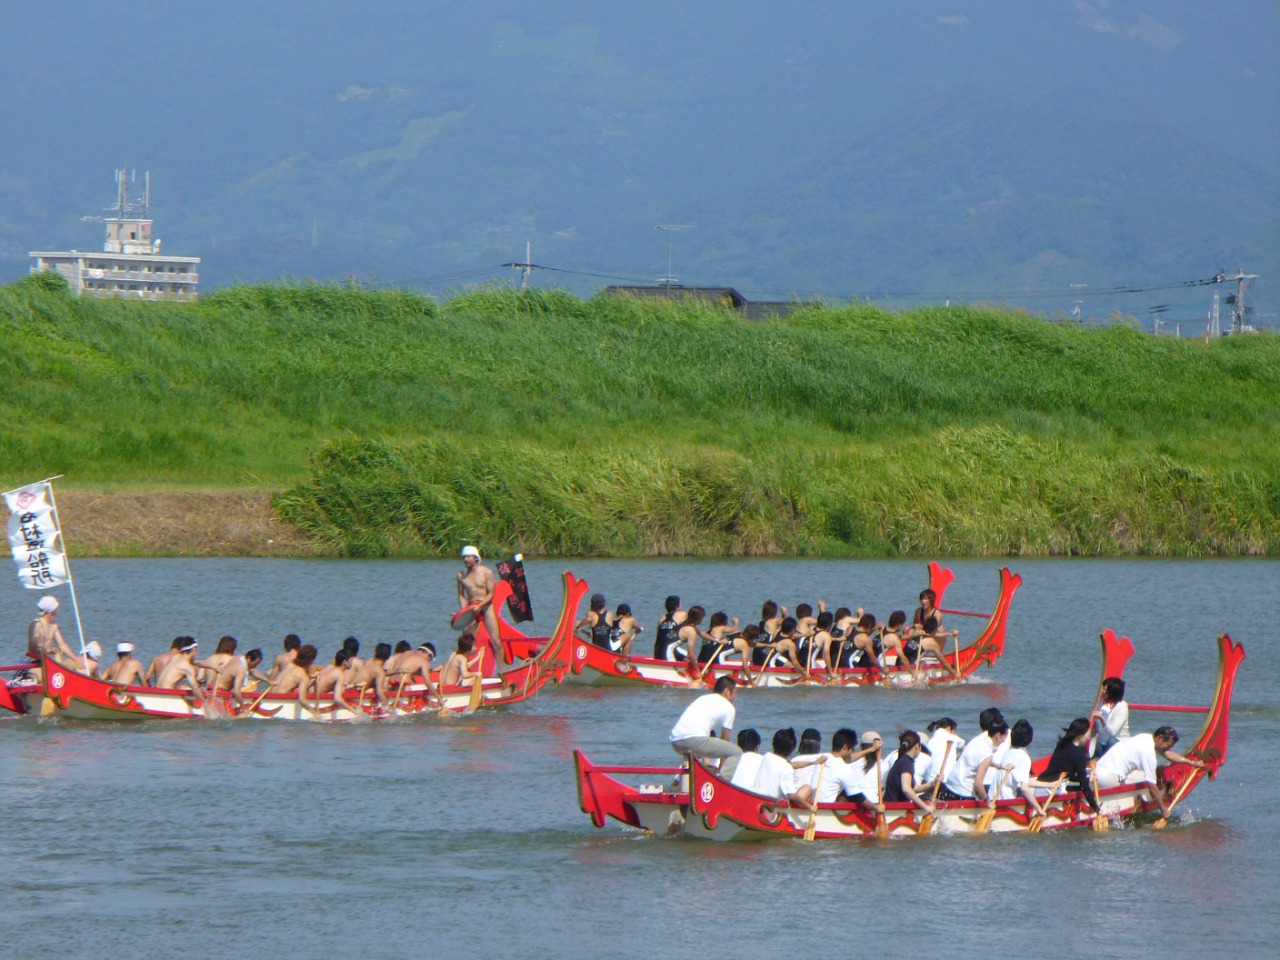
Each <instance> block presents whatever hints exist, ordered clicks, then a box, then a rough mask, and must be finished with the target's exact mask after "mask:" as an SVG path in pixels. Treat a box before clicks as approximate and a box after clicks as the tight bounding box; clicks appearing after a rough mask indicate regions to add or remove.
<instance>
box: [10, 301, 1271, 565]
mask: <svg viewBox="0 0 1280 960" xmlns="http://www.w3.org/2000/svg"><path fill="white" fill-rule="evenodd" d="M0 364H2V366H0V412H3V415H4V416H5V418H6V422H7V423H8V424H9V425H10V429H8V430H7V431H5V433H4V434H3V435H2V436H0V472H2V473H3V478H2V479H3V480H4V482H5V483H6V485H9V486H12V485H16V484H18V483H21V482H24V481H28V480H31V479H34V478H38V477H40V476H45V475H49V474H54V473H63V474H66V475H67V481H66V482H67V483H69V484H71V485H73V486H76V487H80V488H83V489H111V488H120V487H122V488H126V489H153V488H160V487H163V488H179V489H181V488H187V487H189V488H205V487H210V486H238V487H254V488H264V489H277V490H284V491H285V492H283V493H282V494H281V495H280V496H279V497H278V498H277V508H278V510H279V511H280V512H281V513H282V515H283V516H285V517H286V518H287V519H289V520H291V521H292V522H294V523H296V524H297V525H299V526H300V527H301V528H302V529H303V530H305V531H306V532H308V533H309V534H310V535H312V536H313V537H316V538H318V539H319V540H321V541H322V542H324V543H327V544H328V545H329V546H330V548H331V549H333V550H334V551H336V552H341V553H359V554H370V555H381V554H409V555H413V554H422V553H434V552H446V551H448V552H451V551H452V550H453V549H454V548H455V546H456V543H457V542H458V540H459V539H461V538H467V539H475V540H478V541H479V542H480V543H481V545H482V548H488V549H489V550H491V551H492V550H496V549H502V548H506V547H509V546H519V547H521V548H523V549H525V550H526V551H528V552H530V553H543V554H548V553H550V554H570V555H575V554H576V555H581V554H595V555H600V554H613V555H637V554H647V553H662V554H695V555H708V554H741V553H794V554H828V555H861V554H901V553H909V554H930V555H933V554H1018V553H1030V554H1043V553H1083V554H1111V553H1153V554H1176V555H1187V554H1196V555H1205V554H1244V553H1249V554H1257V553H1272V554H1274V553H1277V552H1280V416H1278V414H1280V389H1277V388H1278V387H1280V340H1277V339H1276V338H1275V337H1271V336H1265V335H1260V336H1254V337H1247V338H1235V339H1224V340H1219V341H1215V342H1213V343H1211V344H1207V345H1206V344H1205V343H1204V342H1202V341H1197V342H1193V341H1179V340H1174V339H1171V338H1159V339H1157V338H1153V337H1150V336H1147V335H1144V334H1141V333H1139V332H1137V331H1134V330H1132V329H1129V328H1127V327H1124V326H1118V327H1115V328H1112V329H1106V330H1083V331H1082V330H1078V329H1075V328H1069V327H1063V326H1057V325H1054V324H1051V323H1047V322H1045V321H1044V320H1042V319H1039V318H1036V317H1032V316H1024V315H1019V314H1013V313H1007V312H998V311H980V310H975V309H952V310H944V309H937V310H923V311H915V312H911V313H903V314H895V313H887V312H884V311H882V310H879V309H874V308H870V307H864V306H848V307H839V308H834V307H833V308H820V307H815V308H812V309H809V310H807V311H806V312H804V313H802V314H799V315H795V316H792V317H791V318H788V319H785V320H777V321H769V322H764V323H754V324H748V323H745V322H743V321H742V320H741V319H739V318H738V317H736V316H734V315H732V314H730V313H728V312H726V311H721V310H717V309H712V308H706V307H698V306H695V305H687V304H686V305H673V304H662V303H643V302H635V301H599V300H596V301H582V300H579V299H576V298H575V297H572V296H570V295H568V294H562V293H555V292H545V291H530V292H526V293H516V292H512V291H510V290H506V289H491V290H483V291H478V292H474V293H469V294H463V295H459V296H456V297H454V298H453V299H451V300H448V301H446V302H442V303H437V302H435V301H431V300H426V299H422V298H419V297H417V296H412V295H408V294H403V293H397V292H386V291H381V292H368V291H361V290H355V289H345V288H334V287H302V288H294V287H280V286H275V287H238V288H232V289H228V290H225V291H222V292H219V293H217V294H214V295H212V296H209V297H207V298H205V299H204V300H202V301H200V302H199V303H197V304H190V305H188V304H152V303H132V302H123V301H100V300H76V299H73V298H71V297H69V296H68V295H67V294H66V293H65V292H63V291H59V290H57V289H48V288H46V285H44V284H42V283H40V282H39V281H38V280H27V281H22V282H19V283H16V284H13V285H11V286H9V287H3V288H0Z"/></svg>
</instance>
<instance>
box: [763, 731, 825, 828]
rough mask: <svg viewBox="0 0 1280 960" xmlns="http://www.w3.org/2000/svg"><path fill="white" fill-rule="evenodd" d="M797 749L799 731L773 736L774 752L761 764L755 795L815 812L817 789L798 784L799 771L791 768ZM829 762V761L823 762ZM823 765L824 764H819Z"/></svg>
mask: <svg viewBox="0 0 1280 960" xmlns="http://www.w3.org/2000/svg"><path fill="white" fill-rule="evenodd" d="M795 749H796V731H795V728H793V727H785V728H783V729H782V730H779V731H778V732H777V733H775V734H774V735H773V751H772V752H771V753H767V754H765V756H764V758H763V759H762V760H761V761H760V769H759V771H757V773H756V779H755V783H753V784H752V785H751V791H752V792H753V793H758V794H760V795H761V796H763V797H768V798H770V799H771V800H786V801H788V802H790V803H794V804H796V805H797V806H802V807H808V808H809V809H813V806H812V804H811V803H810V801H811V800H812V799H813V789H812V788H811V787H810V786H809V785H808V784H798V783H796V769H795V767H793V766H791V760H790V757H791V754H792V753H794V752H795ZM823 760H825V758H823ZM819 762H822V761H819Z"/></svg>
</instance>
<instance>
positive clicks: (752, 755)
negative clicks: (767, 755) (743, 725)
mask: <svg viewBox="0 0 1280 960" xmlns="http://www.w3.org/2000/svg"><path fill="white" fill-rule="evenodd" d="M738 749H739V750H741V751H742V756H741V757H740V758H739V759H738V769H737V770H735V771H733V776H732V777H731V778H730V780H729V782H730V783H732V784H733V785H734V786H735V787H742V789H744V790H750V789H751V785H752V784H753V783H755V782H756V774H757V773H759V772H760V761H762V760H763V759H764V754H762V753H761V752H760V734H759V732H758V731H757V730H756V729H755V728H754V727H748V728H747V729H746V730H743V731H741V732H740V733H739V734H738Z"/></svg>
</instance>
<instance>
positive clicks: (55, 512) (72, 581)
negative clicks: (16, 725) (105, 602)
mask: <svg viewBox="0 0 1280 960" xmlns="http://www.w3.org/2000/svg"><path fill="white" fill-rule="evenodd" d="M61 477H62V474H58V476H56V477H50V478H49V479H48V480H44V481H42V482H43V483H47V484H48V485H49V506H50V507H52V508H53V520H54V523H56V524H57V525H58V539H59V540H61V541H62V550H63V558H64V560H65V562H66V564H67V584H68V585H69V586H70V587H71V610H72V612H73V613H74V614H75V615H76V633H78V634H79V635H80V659H81V661H83V663H84V672H85V673H88V672H89V658H88V657H87V656H86V655H85V645H84V627H83V626H81V624H80V604H79V603H78V602H76V580H75V577H73V576H71V557H69V556H67V553H66V550H67V541H66V538H65V537H64V536H63V535H62V520H61V518H60V517H59V516H58V501H57V500H55V499H54V496H53V481H54V480H57V479H60V478H61Z"/></svg>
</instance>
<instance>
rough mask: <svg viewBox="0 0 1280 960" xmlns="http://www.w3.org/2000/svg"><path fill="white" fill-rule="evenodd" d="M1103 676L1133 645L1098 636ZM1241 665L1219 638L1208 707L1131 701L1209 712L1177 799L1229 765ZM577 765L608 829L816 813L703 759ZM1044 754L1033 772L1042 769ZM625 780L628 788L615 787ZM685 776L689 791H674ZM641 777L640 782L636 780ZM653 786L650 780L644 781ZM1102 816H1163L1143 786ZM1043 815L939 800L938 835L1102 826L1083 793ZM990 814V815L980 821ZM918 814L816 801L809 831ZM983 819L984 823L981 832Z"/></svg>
mask: <svg viewBox="0 0 1280 960" xmlns="http://www.w3.org/2000/svg"><path fill="white" fill-rule="evenodd" d="M1102 646H1103V677H1109V676H1122V675H1123V671H1124V667H1125V664H1126V663H1127V662H1128V660H1129V657H1130V655H1131V654H1132V653H1133V645H1132V644H1131V643H1130V642H1129V640H1128V638H1127V637H1126V638H1117V637H1116V635H1115V633H1113V632H1112V631H1110V630H1107V631H1105V632H1104V633H1103V634H1102ZM1243 660H1244V649H1243V647H1241V645H1240V644H1237V643H1234V642H1232V640H1231V639H1230V637H1228V636H1227V635H1225V634H1223V635H1222V636H1221V637H1220V638H1219V639H1218V682H1217V688H1216V690H1215V693H1214V697H1213V702H1212V704H1211V705H1210V706H1209V707H1207V708H1205V707H1185V706H1168V705H1143V704H1130V705H1129V709H1130V710H1138V709H1145V710H1153V711H1173V712H1201V711H1203V712H1205V713H1206V714H1207V716H1206V718H1205V721H1204V725H1203V727H1202V728H1201V730H1200V733H1199V736H1197V737H1196V740H1195V744H1194V746H1192V747H1191V748H1190V750H1188V751H1187V756H1188V757H1190V758H1191V759H1196V760H1201V761H1204V763H1205V764H1207V771H1206V770H1201V769H1200V768H1199V767H1192V766H1190V765H1189V764H1185V763H1175V764H1170V765H1169V766H1166V767H1164V768H1163V769H1162V771H1161V779H1162V782H1163V786H1164V788H1165V789H1167V790H1170V791H1173V793H1172V795H1173V796H1174V797H1176V798H1181V797H1184V796H1186V794H1188V793H1190V791H1191V790H1192V789H1193V788H1194V787H1195V786H1196V785H1197V784H1198V783H1199V782H1200V780H1201V779H1203V777H1204V776H1205V775H1206V773H1207V775H1208V776H1209V777H1211V778H1212V777H1214V776H1216V775H1217V772H1218V771H1219V770H1220V769H1221V767H1222V765H1223V763H1224V762H1225V761H1226V759H1227V739H1228V725H1229V721H1230V715H1231V695H1232V688H1233V686H1234V683H1235V677H1236V671H1237V670H1238V669H1239V667H1240V664H1241V662H1242V661H1243ZM574 762H575V764H576V766H577V778H578V803H579V806H580V807H581V808H582V811H583V812H584V813H586V814H588V815H589V816H590V817H591V821H592V823H594V824H595V825H596V826H597V827H603V826H604V825H605V823H606V822H607V821H608V820H617V821H618V822H619V823H623V824H626V825H627V826H630V827H636V828H639V829H641V830H645V831H647V832H652V833H658V834H675V833H686V834H689V835H690V836H694V837H704V838H709V839H713V840H741V839H749V838H762V837H794V838H800V837H804V835H805V830H806V827H807V826H808V825H809V820H810V811H809V810H808V808H806V807H792V806H790V805H788V804H787V802H786V801H778V800H774V799H770V798H766V797H763V796H760V795H759V794H755V793H752V792H750V791H748V790H743V789H741V788H738V787H735V786H733V785H731V784H729V783H727V782H725V781H724V780H721V779H719V778H718V777H717V776H716V775H715V774H714V773H713V772H712V771H711V770H710V769H708V768H707V767H706V766H704V765H703V764H702V763H701V762H699V761H696V760H693V761H692V764H691V766H692V770H691V771H690V768H689V767H688V766H683V767H617V766H613V767H608V766H597V765H595V764H593V763H591V762H590V761H589V760H588V759H587V758H586V757H585V756H584V755H583V754H582V752H581V751H575V752H574ZM1047 762H1048V758H1047V757H1045V758H1043V759H1042V760H1040V761H1037V764H1036V765H1035V766H1033V769H1043V767H1044V765H1045V764H1046V763H1047ZM619 776H625V777H627V778H628V780H631V781H633V782H632V783H626V782H623V781H622V780H619V779H618V777H619ZM686 776H689V777H690V778H691V779H690V780H689V781H688V782H690V783H691V789H690V791H689V792H687V793H686V792H678V791H676V790H674V789H673V788H672V786H671V785H672V784H673V783H679V782H681V781H682V780H684V778H685V777H686ZM636 780H639V781H640V782H639V783H635V782H634V781H636ZM645 781H648V782H645ZM1098 799H1099V803H1100V805H1101V808H1102V813H1101V815H1100V816H1102V817H1103V818H1104V819H1105V818H1117V817H1134V816H1136V815H1140V814H1144V813H1149V812H1151V811H1154V810H1157V809H1158V808H1157V807H1156V805H1155V804H1154V803H1153V802H1152V801H1151V800H1150V798H1149V796H1148V795H1147V784H1145V783H1140V784H1122V785H1120V786H1117V787H1112V788H1110V789H1104V790H1100V791H1099V792H1098ZM1045 806H1046V809H1047V816H1046V817H1045V818H1044V819H1043V820H1041V821H1039V822H1038V823H1037V824H1036V825H1035V826H1034V827H1032V820H1033V819H1034V808H1030V809H1029V805H1028V803H1027V802H1026V800H1025V799H1023V798H1021V797H1019V798H1017V799H1014V800H1000V801H998V802H997V803H996V804H995V806H994V808H989V807H988V806H987V805H986V804H983V803H980V802H977V801H972V800H957V801H950V802H939V803H938V804H937V805H936V807H937V809H936V813H935V826H934V831H936V832H938V833H945V834H967V833H984V832H987V831H988V830H989V831H990V832H992V833H1009V832H1027V831H1028V828H1029V827H1032V828H1033V829H1035V830H1064V829H1070V828H1081V827H1090V826H1095V824H1094V820H1095V819H1096V818H1095V816H1094V814H1093V812H1092V810H1091V809H1090V807H1089V805H1088V803H1087V801H1086V800H1085V798H1084V796H1083V794H1081V793H1080V792H1079V791H1069V792H1063V793H1059V794H1057V795H1056V796H1054V797H1053V798H1052V800H1051V801H1049V802H1047V803H1045ZM988 812H990V815H989V816H987V817H985V818H984V816H983V815H984V814H986V813H988ZM921 819H922V811H921V810H920V809H919V808H918V807H916V806H915V805H914V804H910V803H901V804H894V803H891V804H886V812H885V814H884V817H883V819H881V818H880V817H878V816H877V815H876V813H875V812H874V811H870V810H867V809H866V808H864V807H862V806H861V805H859V804H851V803H823V804H819V805H818V808H817V811H816V814H814V816H813V820H814V829H813V832H812V834H811V836H813V837H814V838H815V839H819V840H849V839H869V838H873V837H879V838H887V837H892V838H897V837H915V836H918V835H919V833H920V832H921V829H920V828H921ZM984 820H985V826H979V824H980V822H982V821H984Z"/></svg>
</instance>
